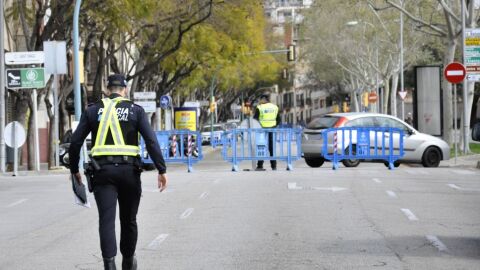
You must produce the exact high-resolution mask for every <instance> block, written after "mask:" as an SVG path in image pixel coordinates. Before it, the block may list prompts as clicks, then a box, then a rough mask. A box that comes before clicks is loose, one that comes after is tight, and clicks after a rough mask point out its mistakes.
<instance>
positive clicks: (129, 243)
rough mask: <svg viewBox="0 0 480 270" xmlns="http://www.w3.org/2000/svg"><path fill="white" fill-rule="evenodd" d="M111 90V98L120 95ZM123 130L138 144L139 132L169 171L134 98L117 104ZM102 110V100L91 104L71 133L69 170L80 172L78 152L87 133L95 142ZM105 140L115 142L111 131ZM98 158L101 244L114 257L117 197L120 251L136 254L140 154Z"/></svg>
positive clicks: (95, 186)
mask: <svg viewBox="0 0 480 270" xmlns="http://www.w3.org/2000/svg"><path fill="white" fill-rule="evenodd" d="M119 96H120V95H118V94H112V95H111V96H110V98H111V99H113V98H116V97H119ZM116 110H117V115H118V118H119V122H120V126H121V129H122V134H123V136H124V141H125V144H126V145H138V140H139V136H138V133H139V132H140V134H141V135H142V137H143V138H144V140H145V145H146V148H147V151H148V153H149V155H150V157H151V158H152V160H153V161H154V163H155V166H156V168H157V169H158V172H159V173H160V174H164V173H166V167H165V161H164V159H163V157H162V154H161V151H160V147H159V146H158V142H157V138H156V136H155V134H154V132H153V130H152V129H151V127H150V125H149V123H148V120H147V116H146V114H145V111H144V110H143V108H142V107H140V106H138V105H135V104H134V103H133V102H131V101H121V102H119V103H118V104H117V105H116ZM102 111H103V102H102V101H99V102H97V103H94V104H91V105H89V106H88V108H87V110H86V111H85V112H84V113H83V114H82V117H81V119H80V123H79V125H78V127H77V129H76V130H75V132H74V133H73V135H72V140H71V144H70V150H69V155H70V166H71V167H70V171H71V172H72V173H77V172H78V163H79V154H80V150H81V147H82V145H83V142H84V140H85V138H86V137H87V135H88V134H89V133H90V132H92V146H93V143H94V142H95V138H96V136H97V131H98V127H99V122H100V118H101V114H102ZM106 144H113V139H112V134H111V132H110V131H109V132H108V135H107V141H106ZM95 160H96V161H97V162H98V163H99V164H100V165H101V169H100V171H97V172H95V173H94V177H93V180H92V183H93V192H94V195H95V200H96V202H97V206H98V214H99V231H100V245H101V249H102V256H103V258H112V257H114V256H115V255H116V253H117V244H116V239H115V212H116V204H117V200H118V204H119V209H120V224H121V239H120V251H121V253H122V255H123V257H124V259H125V258H129V257H133V255H134V253H135V248H136V244H137V235H138V231H137V221H136V215H137V210H138V206H139V203H140V197H141V193H142V188H141V182H140V173H141V171H142V170H141V168H140V158H139V157H124V156H107V157H105V156H100V157H95Z"/></svg>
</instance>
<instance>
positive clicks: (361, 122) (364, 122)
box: [345, 117, 375, 127]
mask: <svg viewBox="0 0 480 270" xmlns="http://www.w3.org/2000/svg"><path fill="white" fill-rule="evenodd" d="M345 126H346V127H375V121H374V120H373V118H371V117H362V118H357V119H353V120H351V121H348V122H347V123H345Z"/></svg>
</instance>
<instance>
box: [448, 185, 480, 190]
mask: <svg viewBox="0 0 480 270" xmlns="http://www.w3.org/2000/svg"><path fill="white" fill-rule="evenodd" d="M447 186H449V187H451V188H453V189H456V190H458V191H480V189H474V188H463V187H460V186H457V185H455V184H447Z"/></svg>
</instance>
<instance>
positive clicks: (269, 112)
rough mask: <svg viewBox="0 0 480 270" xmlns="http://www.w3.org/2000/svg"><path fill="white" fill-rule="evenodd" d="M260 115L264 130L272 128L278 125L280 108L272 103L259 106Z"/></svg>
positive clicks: (259, 118)
mask: <svg viewBox="0 0 480 270" xmlns="http://www.w3.org/2000/svg"><path fill="white" fill-rule="evenodd" d="M258 110H259V111H260V115H259V117H258V120H259V122H260V125H262V127H264V128H271V127H275V126H276V125H277V115H278V107H277V105H275V104H272V103H265V104H261V105H258Z"/></svg>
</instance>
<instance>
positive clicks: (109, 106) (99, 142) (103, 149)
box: [91, 97, 140, 156]
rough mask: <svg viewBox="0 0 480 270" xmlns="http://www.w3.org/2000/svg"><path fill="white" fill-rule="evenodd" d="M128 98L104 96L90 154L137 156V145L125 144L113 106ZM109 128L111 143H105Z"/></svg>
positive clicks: (138, 149) (138, 148)
mask: <svg viewBox="0 0 480 270" xmlns="http://www.w3.org/2000/svg"><path fill="white" fill-rule="evenodd" d="M125 100H128V99H126V98H123V97H117V98H114V99H110V98H104V99H102V102H103V113H102V116H101V118H100V123H99V124H98V131H97V138H96V139H95V145H94V146H93V148H92V150H91V153H92V156H137V155H138V154H139V152H140V147H138V145H126V144H125V141H124V139H123V133H122V128H121V127H120V121H119V120H118V115H117V111H116V109H115V106H116V105H117V104H118V103H119V102H121V101H125ZM109 130H110V132H111V134H112V138H113V145H107V144H106V141H107V134H108V131H109Z"/></svg>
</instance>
